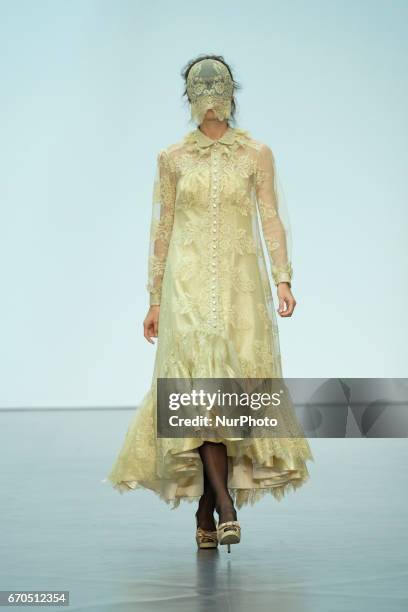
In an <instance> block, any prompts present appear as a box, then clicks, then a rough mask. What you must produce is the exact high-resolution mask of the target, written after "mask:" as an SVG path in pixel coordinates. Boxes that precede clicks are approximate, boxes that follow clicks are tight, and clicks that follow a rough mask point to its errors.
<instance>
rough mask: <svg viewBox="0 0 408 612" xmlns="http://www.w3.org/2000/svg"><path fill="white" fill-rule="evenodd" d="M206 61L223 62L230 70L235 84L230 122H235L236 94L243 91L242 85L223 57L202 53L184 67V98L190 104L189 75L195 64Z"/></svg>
mask: <svg viewBox="0 0 408 612" xmlns="http://www.w3.org/2000/svg"><path fill="white" fill-rule="evenodd" d="M204 59H214V60H218V61H219V62H221V63H222V64H224V66H226V68H227V69H228V72H229V73H230V76H231V79H232V83H233V91H232V102H231V117H229V120H231V121H233V122H235V115H236V111H237V104H236V101H235V95H234V94H235V92H236V91H237V90H238V89H242V85H241V84H240V83H239V82H238V81H236V80H235V78H234V75H233V72H232V69H231V66H230V65H229V64H227V62H226V61H225V59H224V58H223V56H222V55H206V54H204V53H202V54H201V55H198V56H197V57H195V58H194V59H192V60H190V61H189V62H187V64H186V65H185V66H184V67H183V69H182V71H181V76H182V77H183V79H184V91H183V94H182V97H183V98H184V97H185V98H186V99H187V100H188V102H190V99H189V97H188V93H187V78H188V73H189V72H190V70H191V68H192V67H193V66H194V64H196V63H197V62H200V61H201V60H204Z"/></svg>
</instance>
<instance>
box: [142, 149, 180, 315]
mask: <svg viewBox="0 0 408 612" xmlns="http://www.w3.org/2000/svg"><path fill="white" fill-rule="evenodd" d="M175 198H176V181H175V174H174V171H173V169H172V165H171V160H170V158H169V155H168V153H167V152H166V151H165V150H164V149H161V150H160V151H159V153H158V156H157V166H156V175H155V179H154V187H153V202H152V217H151V225H150V244H149V257H148V282H147V285H146V288H147V290H148V292H149V302H150V305H151V306H152V305H154V304H160V300H161V290H162V282H163V275H164V270H165V267H166V260H167V253H168V250H169V245H170V238H171V233H172V230H173V221H174V204H175Z"/></svg>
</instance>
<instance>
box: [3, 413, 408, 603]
mask: <svg viewBox="0 0 408 612" xmlns="http://www.w3.org/2000/svg"><path fill="white" fill-rule="evenodd" d="M131 416H132V413H131V412H130V411H122V410H117V411H114V410H112V411H57V410H55V411H46V412H41V411H36V412H34V411H32V412H19V411H15V412H14V413H11V412H0V422H1V429H0V431H1V434H0V444H1V450H2V461H1V468H0V469H1V480H2V483H1V490H2V503H1V529H2V534H1V549H2V552H1V566H2V567H1V573H0V575H1V578H0V581H1V583H0V588H1V589H3V590H69V591H70V606H69V609H70V610H72V611H84V612H131V611H132V612H133V611H137V612H138V611H146V612H153V611H159V610H160V611H161V612H162V611H164V610H165V611H166V612H167V611H169V612H196V611H202V612H204V611H205V612H221V611H223V612H224V611H234V612H241V611H245V612H247V611H252V612H263V611H268V612H269V611H271V610H276V612H337V611H338V612H351V611H352V612H357V611H358V612H363V611H364V612H384V611H385V610H387V612H394V611H395V612H396V611H403V610H404V611H406V610H407V609H408V597H407V595H408V567H407V557H408V552H407V551H408V530H407V499H408V492H407V491H408V489H407V481H408V479H407V464H408V442H407V440H406V439H393V440H386V439H384V440H382V439H377V440H365V439H363V440H362V439H338V440H310V444H311V447H312V451H313V453H314V456H315V463H311V464H309V467H310V472H311V479H310V481H309V482H308V483H306V484H305V486H304V487H303V488H302V489H299V490H298V491H296V492H291V493H289V494H288V495H287V496H286V498H285V499H284V500H283V501H282V502H277V501H276V500H275V499H274V498H273V497H272V496H268V497H265V498H264V499H263V500H261V501H260V502H259V503H258V504H256V505H255V506H253V507H247V508H244V509H242V510H241V511H240V513H239V519H240V522H241V526H242V541H241V543H240V544H239V545H237V546H232V547H231V554H230V555H228V554H227V551H226V548H224V547H222V548H220V549H219V550H218V551H215V552H214V551H200V552H198V551H197V549H196V544H195V540H194V532H195V525H194V512H195V506H194V505H192V504H188V503H184V504H182V505H181V506H180V507H179V508H178V509H176V510H171V509H170V507H168V506H167V505H166V504H164V502H162V501H161V500H159V499H158V498H157V497H156V496H155V495H154V494H153V493H151V492H149V491H130V492H129V493H126V494H125V495H120V494H119V493H118V492H117V491H114V490H113V489H112V488H111V487H110V485H109V484H107V483H105V484H102V483H101V481H102V480H103V479H104V478H105V477H106V475H107V473H108V471H109V469H110V467H111V465H112V463H113V461H114V459H115V457H116V454H117V452H118V450H119V448H120V446H121V444H122V440H123V437H124V434H125V431H126V429H127V425H128V423H129V421H130V419H131ZM5 609H6V608H5ZM10 609H13V610H26V609H28V608H27V607H21V606H18V607H13V608H10ZM29 609H32V608H29ZM48 609H55V610H57V609H63V608H57V607H55V606H53V607H49V608H48Z"/></svg>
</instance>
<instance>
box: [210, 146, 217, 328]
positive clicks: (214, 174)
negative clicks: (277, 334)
mask: <svg viewBox="0 0 408 612" xmlns="http://www.w3.org/2000/svg"><path fill="white" fill-rule="evenodd" d="M217 199H218V143H214V145H213V150H212V193H211V203H212V212H213V215H212V249H211V251H212V261H211V267H212V278H211V303H210V312H212V318H211V319H210V322H212V326H213V327H216V326H217V227H218V224H217V211H218V207H217V204H218V202H217Z"/></svg>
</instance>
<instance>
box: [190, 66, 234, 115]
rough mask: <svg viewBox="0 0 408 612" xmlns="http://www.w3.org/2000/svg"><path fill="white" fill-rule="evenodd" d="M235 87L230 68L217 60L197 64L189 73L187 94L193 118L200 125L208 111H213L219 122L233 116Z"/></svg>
mask: <svg viewBox="0 0 408 612" xmlns="http://www.w3.org/2000/svg"><path fill="white" fill-rule="evenodd" d="M233 89H234V85H233V81H232V78H231V75H230V73H229V70H228V68H227V67H226V66H225V65H224V64H223V63H222V62H219V61H217V60H213V59H204V60H200V61H199V62H197V63H195V64H194V65H193V66H192V67H191V68H190V72H189V73H188V77H187V94H188V97H189V100H190V105H191V118H192V119H193V121H195V122H196V123H197V124H198V125H199V124H200V123H201V122H202V121H203V119H204V117H205V114H206V112H207V110H209V109H212V110H213V111H214V113H215V116H216V117H217V119H219V121H224V120H225V119H228V117H230V115H231V102H232V93H233Z"/></svg>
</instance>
